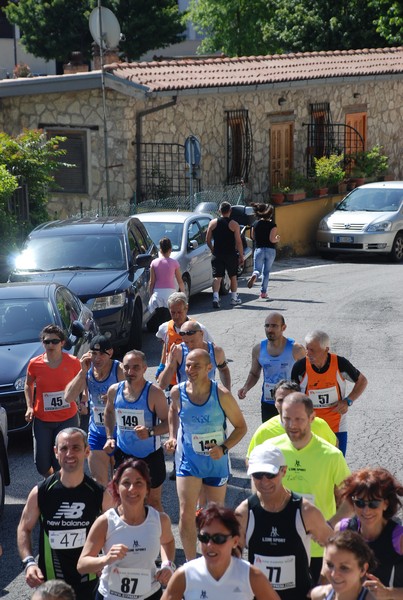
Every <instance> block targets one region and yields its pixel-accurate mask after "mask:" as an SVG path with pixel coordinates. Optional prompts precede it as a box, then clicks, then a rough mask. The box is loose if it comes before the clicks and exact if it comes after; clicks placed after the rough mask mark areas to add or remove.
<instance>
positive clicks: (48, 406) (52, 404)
mask: <svg viewBox="0 0 403 600" xmlns="http://www.w3.org/2000/svg"><path fill="white" fill-rule="evenodd" d="M42 397H43V406H44V409H45V411H46V412H49V411H53V410H63V409H64V408H70V403H69V402H66V401H65V399H64V390H62V391H60V392H44V393H43V394H42Z"/></svg>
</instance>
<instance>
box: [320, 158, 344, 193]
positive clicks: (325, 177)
mask: <svg viewBox="0 0 403 600" xmlns="http://www.w3.org/2000/svg"><path fill="white" fill-rule="evenodd" d="M343 159H344V156H343V154H331V155H330V156H321V157H320V158H314V162H315V180H316V182H317V187H316V189H315V190H314V193H315V195H316V196H326V194H327V193H328V190H329V188H330V187H335V186H337V185H338V184H339V183H340V182H341V181H343V179H344V177H345V175H346V172H345V171H344V169H343V166H342V164H343Z"/></svg>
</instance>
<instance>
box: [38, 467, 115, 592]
mask: <svg viewBox="0 0 403 600" xmlns="http://www.w3.org/2000/svg"><path fill="white" fill-rule="evenodd" d="M103 495H104V490H103V488H102V486H100V485H99V484H98V483H96V482H95V481H94V480H93V479H91V478H90V477H88V476H87V475H84V479H83V481H82V483H80V485H78V486H77V487H74V488H67V487H65V486H64V485H63V484H62V483H61V481H60V472H57V473H55V474H54V475H51V476H50V477H48V478H47V479H45V481H43V482H42V483H40V484H39V485H38V507H39V512H40V532H39V560H38V565H39V568H40V569H41V571H42V573H43V575H44V577H45V580H46V581H48V580H49V579H64V580H65V581H66V582H67V583H69V584H70V585H71V586H72V587H73V588H74V591H75V592H76V595H77V600H79V598H85V597H86V598H87V599H88V598H90V597H91V596H90V594H91V593H92V592H93V590H94V588H95V586H96V584H97V578H96V576H95V575H93V574H90V575H80V573H78V571H77V562H78V559H79V557H80V554H81V551H82V549H83V546H84V542H85V540H86V537H87V535H88V532H89V530H90V528H91V525H92V524H93V522H94V521H95V519H96V518H97V517H98V516H99V515H100V514H101V512H102V500H103Z"/></svg>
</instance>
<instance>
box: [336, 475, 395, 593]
mask: <svg viewBox="0 0 403 600" xmlns="http://www.w3.org/2000/svg"><path fill="white" fill-rule="evenodd" d="M341 495H342V498H343V499H346V500H347V501H348V502H350V503H351V504H352V505H353V507H354V512H355V515H354V517H352V518H351V519H342V520H341V521H340V522H339V523H338V524H337V525H336V530H340V531H344V530H346V529H350V530H353V531H357V532H359V533H360V534H361V535H362V537H363V538H364V540H365V541H366V542H367V543H368V545H369V547H370V548H371V549H372V550H373V552H374V554H375V558H376V560H377V562H378V566H377V567H376V569H374V570H373V571H371V575H369V576H368V581H367V582H366V583H365V586H366V587H368V588H371V590H372V591H373V592H374V594H375V595H376V597H377V598H382V599H384V600H392V599H393V600H394V599H403V526H402V525H400V524H399V523H398V522H397V521H395V520H394V519H393V517H394V516H395V515H396V513H397V511H398V510H399V508H400V507H401V506H402V503H401V500H400V498H399V496H403V486H402V485H401V484H400V483H399V482H398V481H397V480H396V479H395V478H394V477H393V475H392V474H391V473H389V471H387V470H386V469H382V468H375V469H369V468H365V469H360V470H359V471H355V472H354V473H352V474H351V475H350V476H349V477H347V479H345V480H344V482H343V484H342V488H341Z"/></svg>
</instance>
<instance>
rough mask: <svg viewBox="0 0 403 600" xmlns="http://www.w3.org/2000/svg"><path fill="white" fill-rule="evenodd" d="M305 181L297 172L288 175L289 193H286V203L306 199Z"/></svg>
mask: <svg viewBox="0 0 403 600" xmlns="http://www.w3.org/2000/svg"><path fill="white" fill-rule="evenodd" d="M306 186H307V179H306V177H304V176H303V175H301V173H298V171H292V172H291V173H290V182H289V191H288V192H286V194H285V198H286V200H287V202H297V201H298V200H305V198H306Z"/></svg>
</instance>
